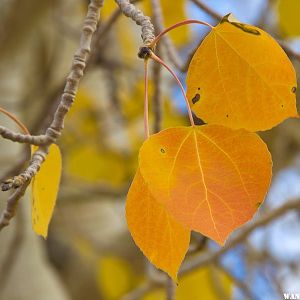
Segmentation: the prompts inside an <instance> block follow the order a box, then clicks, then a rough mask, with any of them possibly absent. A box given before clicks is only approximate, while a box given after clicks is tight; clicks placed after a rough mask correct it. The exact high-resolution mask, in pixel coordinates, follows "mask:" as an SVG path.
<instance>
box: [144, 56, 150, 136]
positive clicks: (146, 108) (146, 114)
mask: <svg viewBox="0 0 300 300" xmlns="http://www.w3.org/2000/svg"><path fill="white" fill-rule="evenodd" d="M144 89H145V90H144V130H145V139H148V138H149V136H150V130H149V100H148V59H147V58H146V59H145V60H144Z"/></svg>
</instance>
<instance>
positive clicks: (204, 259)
mask: <svg viewBox="0 0 300 300" xmlns="http://www.w3.org/2000/svg"><path fill="white" fill-rule="evenodd" d="M299 208H300V199H297V200H289V201H287V202H286V203H285V204H284V205H282V206H281V207H279V208H277V209H275V210H273V211H271V212H269V213H268V214H266V215H264V216H262V217H260V218H258V219H257V220H255V221H254V222H252V223H250V224H248V225H246V226H244V227H243V228H242V229H241V230H240V231H238V232H237V233H236V235H235V236H234V237H232V238H231V239H230V240H228V242H227V243H226V244H225V246H224V247H222V248H221V249H219V250H218V251H216V252H213V253H205V254H201V255H199V256H195V257H193V258H191V259H190V260H188V261H186V262H185V263H184V264H183V266H182V268H181V270H180V274H184V273H186V272H190V271H192V270H195V269H197V268H199V267H200V266H204V265H208V264H210V263H213V262H216V261H218V259H219V258H220V257H221V256H222V255H223V254H225V253H226V252H227V251H228V250H230V249H232V248H234V247H235V246H237V245H238V244H240V243H242V242H243V241H245V239H246V238H247V237H248V236H249V235H250V234H251V233H252V232H253V231H254V230H255V229H257V228H259V227H261V226H264V225H266V224H268V223H270V222H272V221H274V220H275V219H277V218H278V217H280V216H281V215H283V214H285V213H287V212H289V211H291V210H293V209H299Z"/></svg>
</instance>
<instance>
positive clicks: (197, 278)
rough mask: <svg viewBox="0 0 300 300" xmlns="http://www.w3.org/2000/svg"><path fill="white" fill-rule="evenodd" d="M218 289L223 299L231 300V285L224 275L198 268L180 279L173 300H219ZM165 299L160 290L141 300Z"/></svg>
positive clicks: (217, 271)
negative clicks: (222, 294) (221, 292)
mask: <svg viewBox="0 0 300 300" xmlns="http://www.w3.org/2000/svg"><path fill="white" fill-rule="evenodd" d="M216 279H218V281H217V280H216ZM220 288H221V289H222V291H223V293H224V299H231V295H232V288H233V284H232V281H231V280H230V279H229V278H228V277H227V276H226V275H225V274H223V273H222V272H221V271H219V270H216V269H215V268H212V267H204V268H199V269H198V270H196V271H193V272H191V273H190V274H186V275H184V276H182V278H180V284H179V285H178V287H177V289H176V295H175V300H187V299H192V300H203V299H207V300H219V299H220V293H219V292H218V291H219V290H220ZM165 298H166V291H165V290H162V289H160V290H155V291H153V292H151V293H148V294H147V295H146V296H144V297H143V299H142V300H165Z"/></svg>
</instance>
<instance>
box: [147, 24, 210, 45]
mask: <svg viewBox="0 0 300 300" xmlns="http://www.w3.org/2000/svg"><path fill="white" fill-rule="evenodd" d="M188 24H201V25H205V26H208V27H210V28H211V29H213V28H214V26H212V25H211V24H209V23H207V22H204V21H199V20H194V19H189V20H184V21H181V22H178V23H176V24H174V25H172V26H170V27H168V28H166V29H165V30H163V31H162V32H161V33H160V34H159V35H157V36H156V37H155V39H154V40H153V41H152V42H151V44H150V48H153V47H154V46H155V45H156V44H157V42H158V41H159V40H160V39H161V38H162V37H163V36H164V35H165V34H166V33H168V32H169V31H171V30H173V29H175V28H177V27H181V26H184V25H188Z"/></svg>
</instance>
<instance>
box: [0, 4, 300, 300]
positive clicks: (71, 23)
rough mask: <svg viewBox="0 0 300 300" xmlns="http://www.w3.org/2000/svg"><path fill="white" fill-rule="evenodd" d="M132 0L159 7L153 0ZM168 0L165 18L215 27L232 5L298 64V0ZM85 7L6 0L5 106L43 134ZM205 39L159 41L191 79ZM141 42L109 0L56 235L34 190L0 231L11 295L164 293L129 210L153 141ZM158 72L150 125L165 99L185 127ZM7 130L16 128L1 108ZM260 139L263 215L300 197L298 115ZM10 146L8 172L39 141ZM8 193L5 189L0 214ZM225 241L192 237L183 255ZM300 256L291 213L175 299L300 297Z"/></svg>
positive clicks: (196, 274)
mask: <svg viewBox="0 0 300 300" xmlns="http://www.w3.org/2000/svg"><path fill="white" fill-rule="evenodd" d="M135 2H136V5H138V6H139V7H140V8H141V9H143V11H145V13H147V14H148V15H152V11H153V10H152V8H151V1H150V0H140V1H135ZM160 3H161V9H162V15H163V19H164V26H169V25H171V24H173V23H175V22H178V21H181V20H183V19H185V18H197V19H201V20H204V21H208V22H210V23H211V24H216V23H217V22H218V18H219V17H220V16H223V15H226V14H228V13H230V12H232V13H233V14H234V15H235V17H236V18H237V19H239V20H240V21H241V22H243V23H251V24H254V25H257V26H259V27H261V28H263V29H265V30H266V31H268V32H269V33H271V34H272V35H273V36H274V37H275V38H276V39H278V40H279V41H280V43H282V44H283V45H284V46H285V50H286V52H287V54H288V55H289V56H290V58H291V60H292V62H293V64H294V66H295V69H296V71H297V72H299V71H300V69H299V68H300V64H299V62H300V18H299V11H300V1H299V0H281V1H275V0H273V1H272V0H269V1H268V0H243V1H236V0H206V1H204V0H201V1H200V0H176V1H170V0H161V1H160ZM87 5H88V1H86V0H77V1H71V0H64V1H60V0H43V1H40V0H27V1H17V0H0V106H1V107H3V108H5V109H6V110H8V111H10V112H12V113H14V114H15V115H17V116H18V118H19V119H20V120H22V121H23V122H24V123H25V125H26V126H27V127H28V128H29V130H30V132H31V133H32V134H41V133H43V132H44V130H45V128H47V126H48V125H49V123H50V122H51V119H52V115H53V112H54V111H55V109H56V106H57V104H58V103H59V99H60V98H59V97H60V95H61V93H62V90H63V87H64V84H65V79H66V76H67V74H68V72H69V69H70V66H71V61H72V57H73V54H74V52H75V50H76V48H77V47H78V45H79V37H80V30H81V26H82V23H83V20H84V17H85V14H86V10H87ZM155 24H156V23H155ZM156 25H157V28H159V24H156ZM206 33H207V31H206V29H205V28H203V27H201V26H197V25H196V26H193V25H192V26H190V27H182V28H180V29H177V30H176V31H174V32H172V33H171V34H170V35H169V36H170V38H169V46H168V45H167V43H166V44H164V45H162V46H161V47H160V48H159V53H160V56H162V57H163V58H164V59H165V60H166V61H167V62H168V63H169V64H170V65H173V67H174V69H175V70H176V72H177V74H178V76H179V77H180V78H181V79H182V81H183V82H184V80H185V75H186V73H185V71H186V66H187V65H188V62H189V58H190V57H191V53H193V50H194V49H195V47H196V46H197V45H198V44H199V42H200V41H201V40H202V39H203V37H204V36H205V34H206ZM140 44H141V39H140V28H138V27H137V26H136V25H135V24H134V23H133V22H132V21H131V20H129V19H127V18H126V17H124V16H122V15H120V14H118V12H117V6H116V5H115V3H114V1H113V0H105V1H104V7H103V10H102V11H101V22H100V27H99V29H98V32H97V34H96V38H95V48H94V50H93V52H92V55H91V59H90V62H89V64H88V67H87V69H86V74H85V76H84V78H83V80H82V82H81V84H80V88H79V91H78V94H77V97H76V100H75V104H74V106H73V107H72V109H71V111H70V112H69V114H68V116H67V119H66V122H65V129H64V132H63V135H62V137H61V139H60V140H59V146H60V148H61V150H62V154H63V175H62V182H61V186H60V191H59V195H58V201H57V205H56V209H55V213H54V217H53V219H52V222H51V225H50V231H49V236H48V239H47V240H43V239H42V238H40V237H38V236H36V235H35V234H34V233H33V231H32V229H31V217H30V214H31V212H30V199H29V198H30V197H29V193H27V194H26V195H25V197H24V198H23V199H22V200H21V201H20V205H19V208H18V211H17V215H16V216H15V218H14V219H13V221H12V223H11V225H10V226H9V227H7V228H5V229H4V230H3V231H2V232H1V234H0V299H1V300H2V299H3V300H27V299H31V300H48V299H49V300H82V299H89V300H96V299H103V300H115V299H123V300H125V299H127V300H130V299H143V300H156V299H157V300H162V299H166V292H165V287H164V286H165V282H166V276H165V275H164V274H163V273H161V272H160V271H158V270H156V269H155V268H153V267H152V266H151V265H150V264H149V263H148V262H147V260H146V259H145V258H144V257H143V255H142V254H141V252H140V251H139V249H138V248H137V247H136V246H135V245H134V243H133V241H132V239H131V237H130V234H129V232H128V229H127V225H126V220H125V216H124V205H125V199H126V193H127V190H128V187H129V185H130V182H131V180H132V178H133V175H134V173H135V170H136V166H137V153H138V150H139V147H140V146H141V144H142V142H143V136H144V134H143V62H142V61H141V60H140V59H138V57H137V52H138V48H139V46H140ZM175 47H176V49H177V52H175V51H174V50H175ZM172 51H173V52H174V53H173V52H172ZM150 71H151V74H150V76H151V79H150V99H153V101H152V103H151V107H150V109H151V114H150V124H151V128H153V131H155V130H156V129H157V123H156V122H154V114H153V111H155V109H156V106H155V103H157V102H158V101H160V102H162V103H163V104H162V107H163V115H162V117H163V118H162V122H161V128H167V127H170V126H175V125H177V126H178V125H185V124H188V119H187V116H186V110H185V107H184V105H183V104H184V101H183V98H182V96H181V95H180V93H179V90H178V88H177V87H176V85H175V83H174V81H173V79H172V78H171V77H170V75H169V74H168V73H165V72H164V71H163V70H160V68H159V67H157V65H155V64H154V63H151V64H150ZM153 103H154V104H153ZM198 122H201V121H200V120H198ZM0 124H1V125H3V126H6V127H8V128H10V129H12V130H16V131H17V130H18V128H17V127H16V126H15V124H14V123H13V122H11V121H10V120H8V119H7V118H6V117H5V116H2V115H0ZM261 136H262V138H263V139H264V140H265V141H266V143H267V144H268V147H269V149H270V151H271V153H272V156H273V161H274V168H273V172H274V177H273V183H272V187H271V190H270V192H269V195H268V197H267V199H266V201H265V202H264V204H263V205H262V207H261V208H260V211H259V213H258V215H257V216H256V218H259V217H260V215H263V214H265V213H267V212H268V211H270V210H272V209H276V208H277V207H279V206H280V205H283V204H284V203H285V202H287V201H289V200H290V199H291V198H297V197H300V156H299V153H300V151H299V150H300V123H299V121H298V120H295V119H291V120H287V121H285V122H284V123H282V124H280V125H279V126H278V127H276V128H274V129H272V130H270V131H267V132H264V133H262V134H261ZM0 149H1V151H0V177H1V180H3V179H5V178H8V177H10V176H13V175H16V174H18V173H19V172H20V171H21V170H22V169H23V168H24V166H25V165H26V161H27V160H28V157H29V149H28V147H26V146H21V145H18V144H15V143H12V142H9V141H6V140H4V139H1V141H0ZM7 197H8V195H7V193H1V194H0V208H1V210H2V209H3V208H4V207H5V203H6V199H7ZM216 248H218V246H217V245H216V244H214V243H213V242H211V241H209V240H207V239H205V238H203V237H201V236H200V235H195V236H194V235H193V236H192V243H191V249H190V252H189V253H188V255H187V257H186V261H188V260H189V258H190V257H192V256H194V255H201V254H205V253H207V252H209V251H213V250H215V249H216ZM299 257H300V214H299V211H292V212H289V213H287V214H285V215H283V216H280V217H279V218H278V219H277V220H276V221H274V222H272V223H270V224H267V225H266V226H264V227H263V228H259V229H257V230H255V231H254V233H253V234H251V235H250V236H249V238H247V239H246V240H245V242H244V243H242V244H240V245H239V246H237V247H235V248H234V249H232V250H230V251H228V253H226V254H225V255H223V256H222V258H221V259H220V261H219V262H218V263H216V264H213V265H208V266H205V267H199V268H198V269H196V270H194V271H192V272H186V274H184V275H182V276H181V277H180V279H179V286H178V287H177V294H176V299H178V300H197V299H207V300H214V299H258V300H260V299H272V300H273V299H274V300H276V299H284V296H283V293H299V295H300V263H299V261H300V260H299Z"/></svg>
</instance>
